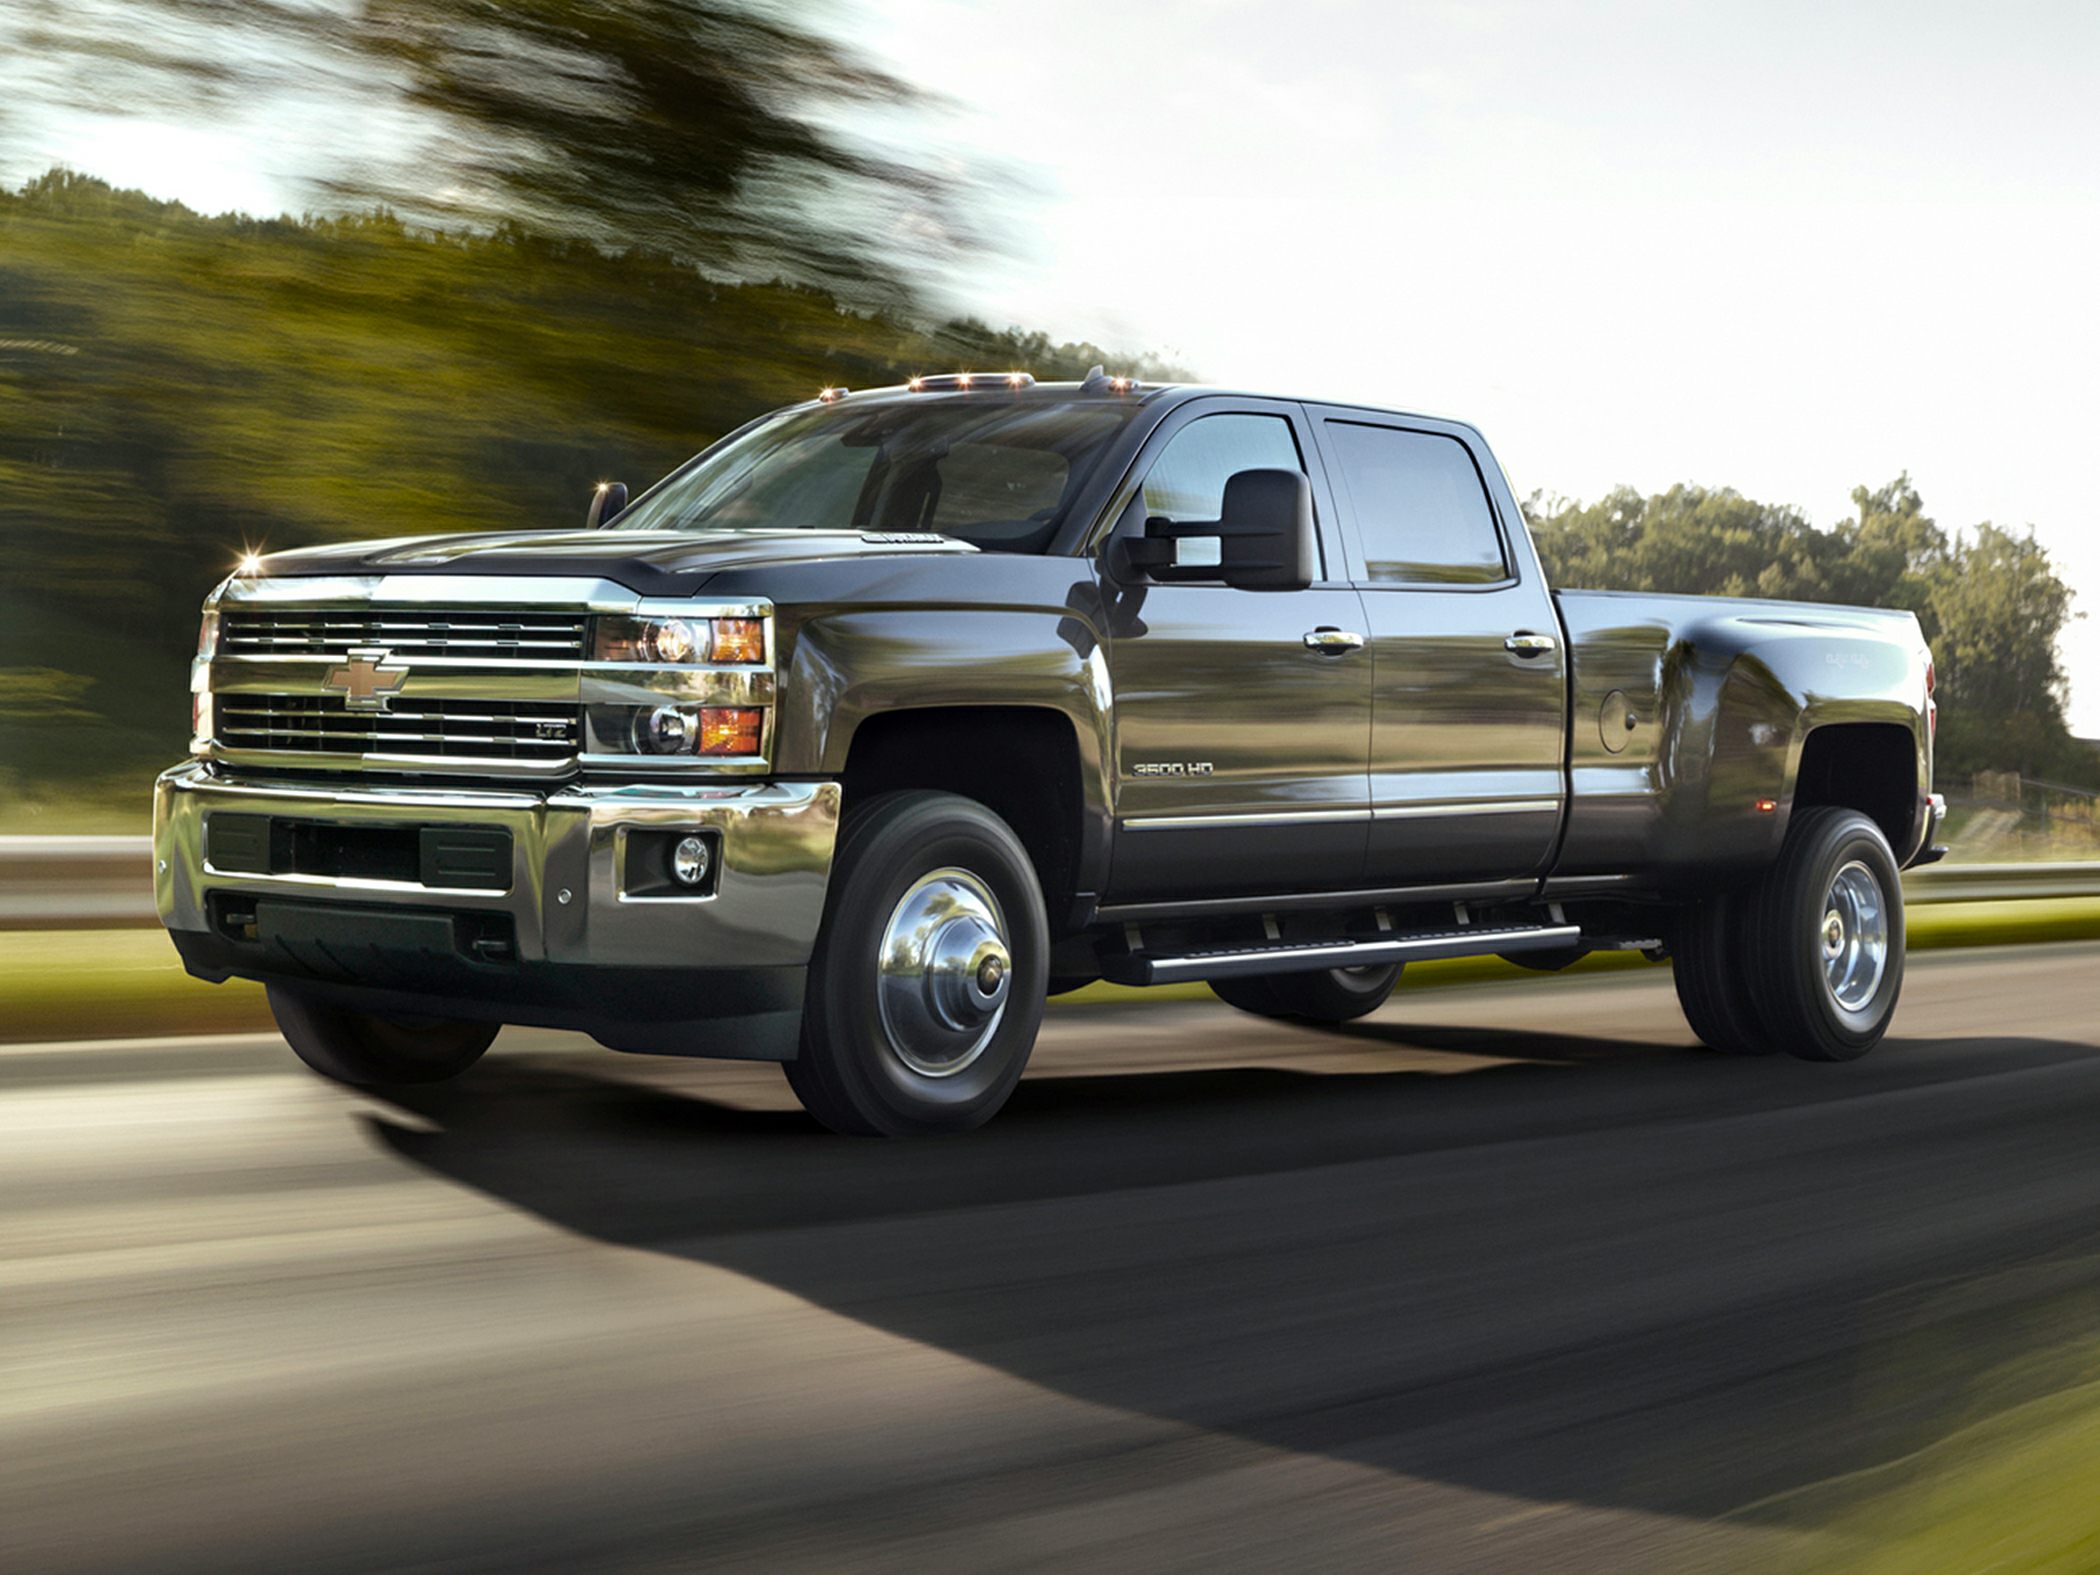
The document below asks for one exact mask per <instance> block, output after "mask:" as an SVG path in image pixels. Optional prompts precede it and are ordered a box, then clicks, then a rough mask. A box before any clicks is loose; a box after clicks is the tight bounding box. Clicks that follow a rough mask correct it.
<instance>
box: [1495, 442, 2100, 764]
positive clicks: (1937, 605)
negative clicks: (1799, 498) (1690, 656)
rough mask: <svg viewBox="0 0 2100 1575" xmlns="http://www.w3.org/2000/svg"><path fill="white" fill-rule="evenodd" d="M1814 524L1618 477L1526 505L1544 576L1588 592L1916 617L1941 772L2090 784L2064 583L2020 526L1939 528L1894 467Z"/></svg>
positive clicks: (2091, 760)
mask: <svg viewBox="0 0 2100 1575" xmlns="http://www.w3.org/2000/svg"><path fill="white" fill-rule="evenodd" d="M1852 502H1853V507H1854V508H1855V509H1856V510H1857V511H1858V512H1857V513H1856V514H1855V516H1854V517H1853V518H1852V519H1849V520H1846V521H1843V522H1841V523H1840V524H1839V525H1837V526H1836V528H1834V529H1831V530H1820V529H1818V528H1817V527H1816V526H1814V525H1813V524H1811V523H1810V521H1809V519H1808V517H1807V516H1806V515H1804V514H1802V513H1801V512H1800V511H1799V510H1798V509H1792V508H1784V507H1778V506H1774V505H1771V504H1764V503H1757V502H1754V501H1752V500H1751V499H1749V498H1745V497H1743V496H1742V495H1741V494H1739V493H1736V492H1733V491H1729V490H1727V489H1721V490H1718V491H1715V490H1709V489H1707V488H1704V487H1695V486H1685V485H1679V486H1675V487H1672V488H1671V489H1670V490H1669V491H1668V492H1663V493H1657V494H1655V495H1654V496H1651V497H1643V496H1641V495H1640V494H1639V493H1637V492H1635V491H1633V490H1632V489H1631V488H1624V487H1622V488H1620V489H1619V490H1617V491H1615V492H1613V493H1611V494H1609V495H1608V496H1606V497H1605V498H1603V499H1601V500H1600V501H1598V502H1596V503H1594V504H1589V505H1586V506H1585V505H1578V504H1571V503H1566V502H1552V503H1549V502H1546V501H1545V500H1543V499H1541V498H1540V497H1537V496H1534V497H1533V498H1531V499H1530V500H1529V502H1528V503H1527V504H1526V507H1525V512H1526V515H1527V516H1528V517H1529V518H1530V520H1531V525H1532V533H1533V536H1534V538H1535V539H1536V540H1537V542H1538V547H1539V553H1540V556H1541V557H1542V558H1544V560H1545V563H1546V567H1547V570H1548V572H1549V574H1550V575H1551V576H1552V578H1553V580H1554V582H1555V583H1556V584H1559V585H1564V586H1578V585H1579V586H1587V587H1591V588H1594V589H1599V590H1643V591H1674V592H1687V593H1692V594H1700V595H1718V596H1771V597H1780V598H1785V599H1789V600H1798V601H1812V602H1843V603H1851V604H1855V605H1861V606H1872V607H1903V608H1908V609H1910V610H1911V611H1913V612H1915V613H1917V615H1918V621H1919V624H1920V626H1921V627H1922V628H1923V630H1924V632H1925V638H1926V640H1927V641H1928V642H1929V643H1930V644H1931V646H1932V649H1933V656H1934V659H1935V660H1936V662H1937V663H1938V668H1939V679H1940V705H1941V710H1940V715H1941V731H1940V749H1939V757H1938V764H1939V766H1940V768H1941V770H1942V772H1943V773H1944V774H1946V775H1948V776H1950V777H1958V776H1963V775H1967V774H1968V773H1970V772H1974V771H1978V770H1986V769H1988V770H2003V771H2018V772H2021V773H2023V774H2025V775H2028V776H2039V777H2044V778H2047V777H2051V776H2054V777H2058V778H2061V779H2063V780H2066V781H2069V782H2075V783H2092V784H2094V785H2100V764H2096V756H2095V755H2094V753H2093V752H2092V751H2091V750H2090V749H2087V748H2085V747H2083V746H2081V745H2080V744H2079V743H2078V741H2077V740H2075V739H2073V738H2072V737H2071V735H2070V731H2069V729H2068V728H2067V726H2066V725H2065V722H2064V715H2063V703H2064V674H2063V669H2062V667H2061V665H2060V663H2059V661H2058V658H2057V654H2056V645H2057V639H2058V636H2060V635H2061V634H2062V632H2063V628H2064V625H2065V623H2066V622H2067V621H2068V620H2069V619H2070V618H2072V617H2073V616H2076V615H2075V614H2074V613H2073V612H2072V610H2071V590H2070V588H2069V587H2068V586H2067V585H2065V584H2064V582H2063V580H2062V579H2061V578H2059V577H2058V575H2057V574H2056V571H2055V569H2054V567H2053V566H2052V565H2051V564H2050V561H2049V554H2048V551H2047V550H2046V549H2045V548H2044V547H2042V546H2041V544H2040V543H2039V542H2037V541H2035V539H2034V536H2033V533H2032V532H2031V531H2030V532H2028V533H2026V534H2023V535H2014V534H2012V533H2011V532H2008V531H2005V530H2001V529H1999V528H1998V527H1997V526H1994V525H1989V524H1984V525H1978V526H1977V527H1976V528H1975V530H1974V531H1973V532H1968V533H1964V534H1957V535H1955V536H1951V537H1950V536H1949V535H1948V534H1947V533H1946V532H1945V531H1943V530H1942V529H1941V528H1940V527H1939V526H1938V525H1937V524H1935V523H1934V522H1933V520H1932V519H1931V518H1929V517H1928V516H1927V515H1926V513H1925V511H1924V504H1923V501H1922V500H1921V499H1920V497H1919V495H1918V491H1917V489H1916V488H1915V487H1914V486H1912V485H1911V480H1910V477H1909V476H1908V475H1903V476H1898V477H1897V478H1896V479H1895V480H1894V481H1892V482H1889V483H1888V484H1887V485H1885V486H1881V487H1875V488H1867V487H1858V488H1855V489H1854V490H1853V493H1852Z"/></svg>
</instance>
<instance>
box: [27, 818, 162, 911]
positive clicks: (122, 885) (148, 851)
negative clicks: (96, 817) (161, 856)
mask: <svg viewBox="0 0 2100 1575" xmlns="http://www.w3.org/2000/svg"><path fill="white" fill-rule="evenodd" d="M158 922H159V920H158V919H157V918H156V917H155V915H154V911H153V839H152V838H150V837H0V930H126V929H138V928H143V927H144V926H147V925H151V924H156V923H158Z"/></svg>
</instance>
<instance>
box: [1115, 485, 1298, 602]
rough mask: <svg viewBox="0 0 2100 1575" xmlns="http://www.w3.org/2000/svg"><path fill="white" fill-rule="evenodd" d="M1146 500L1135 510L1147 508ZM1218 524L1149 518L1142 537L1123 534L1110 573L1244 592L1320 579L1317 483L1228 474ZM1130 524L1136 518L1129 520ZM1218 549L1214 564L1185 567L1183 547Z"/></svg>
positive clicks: (1117, 541) (1134, 502)
mask: <svg viewBox="0 0 2100 1575" xmlns="http://www.w3.org/2000/svg"><path fill="white" fill-rule="evenodd" d="M1142 497H1143V495H1142V494H1140V495H1139V496H1138V497H1136V498H1133V499H1131V509H1132V510H1133V511H1134V510H1136V509H1139V508H1142V507H1143V502H1142ZM1219 513H1220V515H1221V516H1222V517H1221V518H1219V519H1216V520H1169V519H1148V520H1146V521H1145V523H1144V527H1143V534H1142V535H1138V534H1125V531H1127V530H1129V529H1130V527H1128V526H1125V527H1122V528H1120V529H1118V531H1117V533H1116V538H1115V541H1114V544H1113V547H1112V552H1113V554H1114V556H1113V557H1112V558H1111V560H1110V570H1111V572H1112V573H1115V574H1116V575H1117V577H1118V578H1130V577H1132V576H1135V575H1142V576H1143V577H1145V578H1147V579H1151V580H1157V581H1159V582H1160V583H1162V584H1167V585H1178V584H1185V583H1190V582H1203V581H1212V582H1215V581H1218V580H1223V581H1224V582H1225V583H1226V584H1227V585H1230V586H1233V587H1235V588H1237V589H1239V590H1245V591H1302V590H1304V589H1305V588H1306V587H1307V586H1308V585H1310V584H1312V582H1313V581H1314V580H1316V579H1318V578H1319V577H1320V538H1319V534H1318V532H1317V531H1316V530H1315V528H1314V526H1313V508H1312V483H1311V482H1309V481H1307V480H1306V479H1305V477H1304V475H1303V474H1302V473H1301V472H1299V471H1295V470H1242V471H1239V472H1237V473H1235V474H1234V475H1231V476H1228V477H1227V478H1226V481H1225V494H1224V499H1223V501H1222V503H1221V504H1220V506H1219ZM1125 518H1126V519H1128V518H1129V515H1128V514H1126V515H1125ZM1192 540H1193V541H1206V542H1216V543H1217V555H1216V556H1215V557H1212V558H1211V559H1210V561H1209V562H1208V563H1202V562H1192V561H1185V560H1184V559H1183V558H1182V556H1181V552H1180V543H1182V542H1185V541H1192Z"/></svg>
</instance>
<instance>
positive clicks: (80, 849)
mask: <svg viewBox="0 0 2100 1575" xmlns="http://www.w3.org/2000/svg"><path fill="white" fill-rule="evenodd" d="M1903 890H1904V895H1905V896H1906V897H1907V898H1908V900H1909V901H1911V902H1913V903H1928V902H2007V901H2012V900H2014V899H2017V898H2036V897H2043V898H2046V897H2100V861H2095V862H2090V863H2076V864H2071V863H2058V864H2051V863H2033V864H1953V865H1949V864H1934V865H1929V866H1927V867H1926V868H1924V869H1920V870H1912V871H1911V872H1910V873H1909V874H1908V875H1906V876H1904V877H1903ZM155 922H157V921H156V919H155V917H154V912H153V844H152V842H151V840H150V839H148V838H146V837H0V930H114V929H136V928H144V927H147V926H150V925H152V924H154V923H155Z"/></svg>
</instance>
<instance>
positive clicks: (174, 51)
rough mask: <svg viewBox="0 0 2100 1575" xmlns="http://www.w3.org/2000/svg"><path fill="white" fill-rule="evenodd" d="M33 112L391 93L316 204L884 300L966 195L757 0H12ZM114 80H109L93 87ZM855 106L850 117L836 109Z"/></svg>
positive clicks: (963, 240) (19, 126)
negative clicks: (385, 124)
mask: <svg viewBox="0 0 2100 1575" xmlns="http://www.w3.org/2000/svg"><path fill="white" fill-rule="evenodd" d="M23 3H24V4H25V5H26V8H27V16H28V21H27V23H26V24H23V23H18V24H17V26H18V28H19V29H20V30H21V47H22V49H23V50H24V51H25V52H28V53H33V55H34V58H35V59H36V60H37V62H38V66H39V69H38V71H37V72H36V73H35V74H34V75H32V76H29V77H27V78H26V80H25V81H24V82H22V83H21V84H18V86H17V89H16V91H15V92H14V93H13V94H11V95H9V97H10V100H11V102H10V104H9V110H10V120H11V122H12V124H11V126H10V125H9V124H8V123H5V122H0V130H6V131H8V132H9V133H10V134H11V135H13V136H14V137H16V138H20V137H21V136H23V135H25V134H26V133H27V132H28V131H29V130H30V129H32V128H33V125H34V122H35V120H36V118H37V115H38V112H39V110H40V109H41V110H44V111H51V110H58V111H62V112H67V113H77V112H79V111H80V109H81V107H82V106H83V105H90V104H91V105H96V106H101V107H102V112H106V113H123V114H129V115H134V116H141V115H142V116H147V117H152V118H157V119H164V120H170V121H182V120H195V121H196V122H197V123H200V124H207V125H208V124H213V123H215V122H216V123H221V124H225V123H232V122H234V119H235V116H236V114H237V111H238V108H239V106H242V105H247V104H252V103H254V102H257V101H263V102H269V103H272V104H278V105H281V106H282V110H281V114H277V115H276V118H278V119H280V120H281V122H282V123H283V124H284V125H285V126H287V127H288V128H290V129H294V130H296V129H297V127H298V126H299V124H300V123H301V122H302V119H306V120H311V119H316V118H318V119H321V120H328V119H331V118H339V117H341V116H342V115H343V114H344V112H345V110H346V107H348V106H358V113H360V114H361V115H363V116H365V117H368V118H369V117H378V116H382V115H388V114H392V115H394V116H395V118H397V119H398V120H399V122H400V125H399V127H398V128H395V129H394V130H393V131H392V133H391V134H390V135H388V136H385V137H381V138H376V139H374V138H366V139H357V138H346V139H344V140H343V141H342V142H341V143H339V144H338V145H336V146H335V147H333V148H331V149H328V150H326V152H325V153H321V154H316V155H314V158H315V160H316V162H315V163H314V167H312V168H311V169H308V170H305V171H303V172H300V173H302V174H303V175H304V176H305V177H306V180H307V183H308V188H309V189H310V190H311V191H312V192H313V193H314V194H315V195H316V196H317V197H319V198H320V199H321V205H322V206H325V207H327V208H331V209H344V208H365V207H369V206H371V205H372V204H374V203H378V204H383V205H385V206H387V207H389V208H391V209H393V210H395V211H397V212H400V213H402V214H404V215H407V216H408V217H410V218H411V219H413V220H416V221H419V222H428V223H436V224H461V223H464V224H468V225H472V226H477V227H483V228H488V227H493V226H495V225H498V224H504V223H509V224H515V225H518V226H520V227H522V228H524V229H527V230H531V231H535V232H537V233H541V234H545V235H550V236H557V237H566V238H571V239H585V240H589V241H593V242H596V243H598V244H600V245H605V246H610V247H613V248H615V249H617V248H620V247H623V246H627V245H636V246H641V247H645V248H650V249H654V250H660V251H663V252H665V253H667V254H669V255H671V256H674V257H678V258H682V259H685V260H689V261H694V262H697V263H700V264H702V265H703V266H706V267H708V268H709V269H711V270H714V271H717V272H727V273H730V274H733V275H735V276H737V277H741V278H759V277H771V276H774V275H783V276H786V277H790V278H795V279H800V280H804V281H808V282H813V283H818V284H822V285H824V286H826V287H828V288H830V289H831V290H833V291H834V292H838V291H840V290H846V291H848V292H849V293H851V294H853V295H854V296H855V298H856V299H860V300H863V301H868V300H873V299H878V298H898V292H899V290H900V289H901V286H900V284H899V280H900V279H901V278H902V276H903V274H902V269H901V267H900V265H901V264H905V263H908V262H910V261H911V260H912V258H913V254H914V253H916V256H917V261H918V263H919V265H920V266H921V267H922V268H923V267H924V266H925V264H926V262H927V260H928V259H946V258H949V257H952V256H955V255H957V254H967V253H968V252H969V251H970V250H971V249H972V248H973V247H974V246H975V245H976V244H977V242H978V241H979V240H980V238H981V237H980V234H979V232H978V231H976V230H975V229H973V227H972V222H971V216H972V214H973V212H975V211H976V210H977V209H978V208H980V207H981V206H982V205H983V203H984V202H985V201H987V200H988V199H987V194H986V193H985V192H984V191H983V190H980V189H979V188H978V186H977V184H976V183H975V182H974V181H973V179H972V176H971V174H970V172H969V167H968V166H967V165H966V164H965V163H964V162H963V161H962V160H961V159H959V158H958V157H956V156H954V155H953V154H952V153H935V152H933V151H932V150H929V149H927V148H925V147H924V146H923V145H920V146H917V147H914V148H913V149H911V150H910V151H905V150H904V149H903V148H901V147H899V146H897V145H894V139H891V143H890V145H885V143H884V141H883V140H882V139H881V137H880V133H879V129H878V128H880V127H882V126H884V125H885V124H892V123H894V122H895V119H896V115H897V112H898V111H900V110H924V109H926V108H927V107H928V106H929V105H930V103H931V102H932V101H931V100H930V98H929V96H928V95H927V94H925V93H923V92H922V91H921V90H919V89H917V88H915V87H913V86H912V85H911V84H909V83H907V82H904V81H902V80H901V79H899V78H898V77H896V76H895V75H893V74H892V73H890V72H888V71H886V70H884V69H883V68H882V67H881V66H880V65H878V64H877V63H876V62H874V61H873V59H872V58H870V57H869V56H867V55H865V54H864V53H862V52H861V51H859V50H858V49H856V48H855V47H853V46H852V45H850V44H848V43H846V42H844V41H842V39H841V38H840V37H838V36H837V35H836V34H835V33H834V32H832V31H828V30H826V29H825V28H824V27H822V26H820V25H818V19H819V18H823V17H824V16H825V14H826V13H827V12H828V11H830V9H831V8H830V7H829V6H824V5H812V4H810V3H808V0H804V3H800V4H796V5H792V6H790V5H780V4H772V5H769V4H766V3H764V0H503V3H501V4H491V3H489V0H342V3H320V4H317V3H315V0H97V3H93V4H81V3H77V0H23ZM112 80H114V81H115V82H117V83H119V84H121V91H120V92H119V93H117V94H114V95H112V94H110V93H108V92H106V91H103V90H102V89H103V88H105V87H106V86H107V84H109V83H110V82H111V81H112ZM849 125H851V126H852V127H854V128H856V129H854V130H852V131H849V130H847V129H846V128H847V127H848V126H849Z"/></svg>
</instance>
